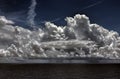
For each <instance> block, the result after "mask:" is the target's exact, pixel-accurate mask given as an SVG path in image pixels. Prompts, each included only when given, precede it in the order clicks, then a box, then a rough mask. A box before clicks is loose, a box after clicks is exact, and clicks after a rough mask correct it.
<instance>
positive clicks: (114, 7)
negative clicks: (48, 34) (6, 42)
mask: <svg viewBox="0 0 120 79" xmlns="http://www.w3.org/2000/svg"><path fill="white" fill-rule="evenodd" d="M36 1H37V6H36V9H35V12H36V14H37V16H36V17H35V22H36V25H38V27H41V25H43V24H44V22H45V21H51V22H54V23H55V24H57V25H65V24H66V22H65V21H64V19H65V17H67V16H74V15H75V14H85V15H87V16H88V17H89V18H90V20H91V23H97V24H99V25H101V26H103V27H105V28H107V29H109V30H115V31H117V32H119V33H120V1H119V0H36ZM30 4H31V1H30V0H0V15H4V16H6V17H7V18H8V19H10V20H13V21H15V22H16V24H18V25H20V26H22V27H25V28H28V26H27V23H26V20H27V19H26V18H27V16H28V15H27V12H28V10H29V8H28V7H29V6H30Z"/></svg>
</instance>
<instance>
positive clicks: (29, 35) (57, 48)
mask: <svg viewBox="0 0 120 79" xmlns="http://www.w3.org/2000/svg"><path fill="white" fill-rule="evenodd" d="M65 20H66V21H67V25H66V26H57V25H55V24H54V23H51V22H46V23H45V28H44V30H42V29H40V28H39V29H38V30H33V31H31V30H29V29H25V28H22V27H20V26H13V25H12V24H13V22H12V21H9V20H7V19H6V18H5V17H2V16H1V17H0V56H1V57H29V58H30V57H38V58H40V57H102V58H117V59H119V58H120V37H119V34H118V33H117V32H115V31H109V30H107V29H105V28H103V27H102V26H100V25H98V24H91V23H90V20H89V18H88V17H87V16H86V15H80V14H76V15H75V16H74V17H66V19H65Z"/></svg>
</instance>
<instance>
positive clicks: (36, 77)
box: [0, 64, 120, 79]
mask: <svg viewBox="0 0 120 79" xmlns="http://www.w3.org/2000/svg"><path fill="white" fill-rule="evenodd" d="M0 79H120V65H110V64H109V65H99V64H98V65H88V64H86V65H85V64H84V65H81V64H39V65H38V64H34V65H31V64H29V65H10V64H1V65H0Z"/></svg>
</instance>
